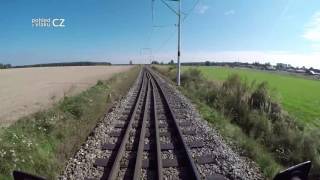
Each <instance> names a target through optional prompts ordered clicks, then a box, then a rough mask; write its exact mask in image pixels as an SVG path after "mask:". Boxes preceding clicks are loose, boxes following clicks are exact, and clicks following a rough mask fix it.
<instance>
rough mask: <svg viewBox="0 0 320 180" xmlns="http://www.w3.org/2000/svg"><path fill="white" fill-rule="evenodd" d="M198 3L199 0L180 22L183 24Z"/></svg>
mask: <svg viewBox="0 0 320 180" xmlns="http://www.w3.org/2000/svg"><path fill="white" fill-rule="evenodd" d="M199 2H200V0H197V1H196V2H195V3H194V5H193V6H192V8H191V9H190V10H189V11H188V13H187V14H186V15H185V16H184V18H183V20H182V22H184V21H185V20H186V19H187V17H188V16H189V15H190V14H191V13H192V12H193V10H194V9H195V8H196V7H197V6H198V4H199Z"/></svg>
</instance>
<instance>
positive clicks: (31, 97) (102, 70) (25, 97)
mask: <svg viewBox="0 0 320 180" xmlns="http://www.w3.org/2000/svg"><path fill="white" fill-rule="evenodd" d="M130 67H131V66H80V67H79V66H78V67H43V68H22V69H6V70H0V126H8V125H10V124H11V123H12V122H14V121H15V120H17V119H18V118H20V117H23V116H25V115H28V114H30V113H34V112H36V111H39V110H41V109H46V108H48V107H49V106H50V105H52V103H54V102H57V101H58V100H59V99H60V98H61V97H63V96H64V95H65V94H66V95H73V94H76V93H79V92H81V91H83V90H85V89H87V88H88V87H91V86H92V85H94V84H95V83H96V82H97V80H105V79H108V78H110V77H111V76H112V75H113V74H114V73H117V72H124V71H127V70H129V69H130Z"/></svg>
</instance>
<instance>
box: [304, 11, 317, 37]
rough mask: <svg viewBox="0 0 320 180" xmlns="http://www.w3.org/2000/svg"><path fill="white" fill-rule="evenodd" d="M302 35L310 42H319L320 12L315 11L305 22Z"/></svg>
mask: <svg viewBox="0 0 320 180" xmlns="http://www.w3.org/2000/svg"><path fill="white" fill-rule="evenodd" d="M303 37H304V38H305V39H307V40H309V41H312V42H318V43H320V12H316V13H315V14H314V15H313V16H312V18H311V21H310V22H309V23H308V24H307V26H306V28H305V32H304V34H303Z"/></svg>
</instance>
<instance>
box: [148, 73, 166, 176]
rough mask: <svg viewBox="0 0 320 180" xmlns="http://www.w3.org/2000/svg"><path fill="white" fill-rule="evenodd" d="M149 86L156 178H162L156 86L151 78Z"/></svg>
mask: <svg viewBox="0 0 320 180" xmlns="http://www.w3.org/2000/svg"><path fill="white" fill-rule="evenodd" d="M151 87H152V99H153V120H154V126H155V127H154V128H155V135H156V137H155V141H156V154H157V157H156V161H157V175H158V176H157V179H158V180H162V179H164V178H163V175H162V158H161V145H160V135H159V134H160V130H159V121H158V115H157V101H156V95H155V92H156V87H155V84H154V81H153V80H152V79H151Z"/></svg>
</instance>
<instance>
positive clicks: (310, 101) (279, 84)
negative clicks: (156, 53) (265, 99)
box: [198, 67, 320, 126]
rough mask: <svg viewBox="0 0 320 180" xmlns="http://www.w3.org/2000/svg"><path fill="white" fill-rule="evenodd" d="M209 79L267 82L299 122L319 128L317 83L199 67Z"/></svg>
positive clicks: (272, 74) (256, 72) (319, 86)
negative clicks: (233, 76) (240, 79)
mask: <svg viewBox="0 0 320 180" xmlns="http://www.w3.org/2000/svg"><path fill="white" fill-rule="evenodd" d="M198 68H199V69H200V70H201V71H202V72H203V74H204V76H205V77H206V78H208V79H215V80H226V79H227V78H228V77H229V76H230V75H231V74H234V73H236V74H239V75H240V76H241V77H243V78H245V79H247V80H248V81H258V82H262V81H267V82H268V84H269V86H270V88H271V89H273V91H274V92H277V93H278V98H279V99H280V101H281V104H282V105H283V106H284V108H285V110H286V111H288V112H289V114H291V115H293V116H295V117H296V118H297V119H298V120H300V121H302V122H304V123H306V124H311V125H317V126H320V93H319V92H320V81H319V80H312V79H306V78H304V77H300V76H294V75H290V74H284V73H275V72H265V71H259V70H252V69H240V68H227V67H198Z"/></svg>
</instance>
